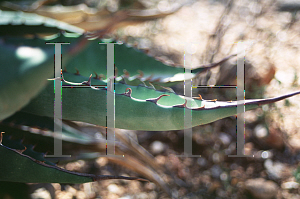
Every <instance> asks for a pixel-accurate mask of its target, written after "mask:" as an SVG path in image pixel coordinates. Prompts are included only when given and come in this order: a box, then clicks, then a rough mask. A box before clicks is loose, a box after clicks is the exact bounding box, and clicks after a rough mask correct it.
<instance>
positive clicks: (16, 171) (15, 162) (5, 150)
mask: <svg viewBox="0 0 300 199" xmlns="http://www.w3.org/2000/svg"><path fill="white" fill-rule="evenodd" d="M1 141H2V133H1ZM26 150H28V149H26V148H25V149H24V150H23V151H26ZM23 151H19V150H15V149H11V148H9V147H6V146H4V145H3V144H2V143H0V157H1V159H2V160H5V161H1V164H0V171H1V172H0V180H1V181H9V182H25V183H29V182H30V183H54V182H57V183H75V184H76V183H86V182H93V181H97V180H108V179H125V180H142V181H147V180H144V179H141V178H135V177H124V176H109V175H93V174H85V173H78V172H72V171H68V170H66V169H62V168H60V167H57V166H55V165H49V164H46V163H44V161H41V160H36V159H34V158H32V157H30V156H28V155H24V154H23V153H22V152H23ZM31 154H32V153H31ZM35 156H37V154H36V153H35ZM40 157H42V156H40ZM45 161H46V160H45Z"/></svg>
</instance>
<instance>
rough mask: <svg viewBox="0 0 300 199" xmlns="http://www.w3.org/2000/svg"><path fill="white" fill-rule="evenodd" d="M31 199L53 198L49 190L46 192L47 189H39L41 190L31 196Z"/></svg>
mask: <svg viewBox="0 0 300 199" xmlns="http://www.w3.org/2000/svg"><path fill="white" fill-rule="evenodd" d="M31 198H32V199H40V198H43V199H51V198H52V197H51V195H50V193H49V191H48V190H46V189H45V188H39V189H37V190H35V192H34V193H32V194H31Z"/></svg>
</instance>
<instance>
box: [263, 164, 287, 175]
mask: <svg viewBox="0 0 300 199" xmlns="http://www.w3.org/2000/svg"><path fill="white" fill-rule="evenodd" d="M264 166H265V168H266V169H267V173H268V176H269V178H270V179H280V178H281V177H282V174H283V171H284V170H285V169H286V167H285V166H284V164H282V163H280V162H273V161H272V160H271V159H267V160H266V161H265V162H264Z"/></svg>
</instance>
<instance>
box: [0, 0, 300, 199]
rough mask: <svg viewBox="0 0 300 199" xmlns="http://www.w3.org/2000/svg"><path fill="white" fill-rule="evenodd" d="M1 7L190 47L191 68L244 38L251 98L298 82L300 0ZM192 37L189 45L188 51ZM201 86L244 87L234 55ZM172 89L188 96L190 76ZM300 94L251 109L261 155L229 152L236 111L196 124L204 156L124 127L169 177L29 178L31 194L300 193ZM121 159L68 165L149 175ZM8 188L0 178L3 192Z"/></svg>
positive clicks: (172, 49) (224, 95) (147, 45)
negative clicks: (74, 181)
mask: <svg viewBox="0 0 300 199" xmlns="http://www.w3.org/2000/svg"><path fill="white" fill-rule="evenodd" d="M1 9H2V10H13V11H16V10H17V11H24V12H31V13H37V14H39V15H43V16H47V17H51V18H53V19H57V20H62V21H64V22H66V23H69V24H72V25H74V26H77V27H80V28H83V29H85V30H88V31H94V34H95V35H101V36H104V37H114V38H117V39H119V40H122V41H124V42H126V43H128V44H131V45H133V46H135V47H136V48H139V49H143V50H146V51H147V52H148V54H149V55H152V56H155V57H159V58H160V59H161V60H164V61H167V62H169V63H174V64H178V65H181V66H183V65H184V54H185V53H189V54H192V65H191V66H190V67H192V68H193V67H197V66H199V65H202V64H207V63H211V62H216V61H218V60H221V59H222V58H224V57H226V56H228V55H230V54H234V53H237V49H236V44H237V42H243V43H244V44H245V46H246V54H245V55H246V56H245V93H246V99H253V98H269V97H275V96H278V95H281V94H286V93H289V92H292V91H296V90H299V89H300V86H299V84H300V80H299V76H300V67H299V65H300V56H299V55H300V54H299V47H300V46H299V44H300V35H299V32H300V22H299V16H300V14H299V12H298V10H300V3H299V2H297V1H278V0H265V1H257V0H248V1H242V0H201V1H183V0H182V1H181V0H169V1H168V0H163V1H155V0H151V1H149V0H148V1H146V0H139V1H138V0H110V1H108V0H107V1H106V0H104V1H95V0H62V1H55V0H45V1H9V2H8V1H1ZM184 42H187V43H191V46H190V48H188V49H186V51H185V48H184ZM193 84H194V85H236V58H233V59H231V60H230V61H227V62H226V63H224V64H222V65H221V66H220V67H217V68H214V69H212V70H211V71H208V72H207V73H205V74H202V75H201V76H199V77H197V78H196V79H194V80H193ZM173 89H174V90H175V91H176V92H177V93H179V94H183V84H180V85H178V86H176V87H174V88H173ZM198 94H201V95H202V97H203V98H204V99H218V100H225V101H230V100H236V89H235V88H201V89H200V88H193V96H194V97H196V96H198ZM299 100H300V97H299V96H295V97H292V98H290V99H287V100H284V101H280V102H277V103H276V104H272V105H270V106H262V107H261V108H257V109H255V110H252V111H248V112H246V113H245V128H246V132H245V154H246V155H254V157H253V158H246V157H245V158H229V157H228V155H233V154H236V117H230V118H225V119H222V120H219V121H216V122H214V123H211V124H208V125H203V126H198V127H195V128H193V155H201V157H199V158H179V157H177V156H176V155H182V154H183V151H184V146H183V131H167V132H128V131H123V130H120V134H122V133H123V134H125V133H126V134H125V135H128V134H130V135H131V137H132V138H133V139H134V140H136V141H137V143H138V144H139V145H140V146H141V147H143V148H144V149H145V150H146V151H148V152H150V154H151V155H153V156H149V157H151V158H153V159H152V160H153V164H155V165H156V166H157V167H156V169H154V171H155V172H154V173H153V175H159V176H160V177H161V178H162V181H161V184H160V185H158V184H157V183H154V182H150V183H144V182H139V181H124V180H109V181H101V182H94V183H88V184H81V185H60V184H57V183H53V184H45V185H40V184H30V185H28V184H27V185H26V186H29V187H30V192H31V193H30V194H31V195H30V197H31V198H47V199H48V198H51V197H52V198H53V197H56V198H58V199H67V198H70V199H71V198H78V199H79V198H109V199H113V198H122V199H131V198H132V199H133V198H262V199H268V198H270V199H271V198H300V195H299V193H300V187H299V183H298V182H299V181H300V174H299V171H297V168H298V162H299V160H300V153H299V150H300V130H299V127H300V116H299V112H300V103H299ZM82 126H84V125H82ZM82 128H83V127H82ZM132 156H134V154H132ZM123 164H124V163H123ZM144 164H146V163H144ZM120 165H122V163H120V162H118V161H116V160H112V159H109V158H106V157H100V158H96V159H95V160H94V161H93V162H87V161H84V160H78V161H75V162H72V163H68V164H64V165H62V166H63V167H64V168H66V169H69V170H73V171H79V172H87V173H93V172H96V173H97V172H100V173H101V174H114V175H115V174H116V175H129V176H136V175H143V171H136V170H134V169H132V168H131V169H130V167H127V168H125V167H122V166H120ZM129 165H130V164H129ZM131 165H132V163H131ZM138 166H139V165H136V167H138ZM146 166H147V165H146ZM152 167H153V168H155V166H154V165H152ZM158 168H159V169H161V170H159V169H158ZM95 170H97V171H95ZM99 170H100V171H99ZM136 172H137V173H138V174H137V173H136ZM145 172H146V171H145ZM150 175H151V174H150ZM162 184H163V185H162ZM7 186H8V187H10V188H12V187H13V186H14V185H7ZM163 186H166V187H167V188H166V189H167V190H168V191H169V195H168V194H167V192H168V191H163V189H162V187H163ZM5 189H6V188H5V186H4V185H3V186H1V187H0V192H1V190H2V191H3V190H5ZM9 197H10V196H8V197H7V198H9ZM11 198H13V196H12V197H11Z"/></svg>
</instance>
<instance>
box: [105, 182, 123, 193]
mask: <svg viewBox="0 0 300 199" xmlns="http://www.w3.org/2000/svg"><path fill="white" fill-rule="evenodd" d="M107 189H108V191H109V192H111V193H115V194H119V193H120V192H121V189H120V188H119V187H118V185H116V184H110V185H108V187H107Z"/></svg>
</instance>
